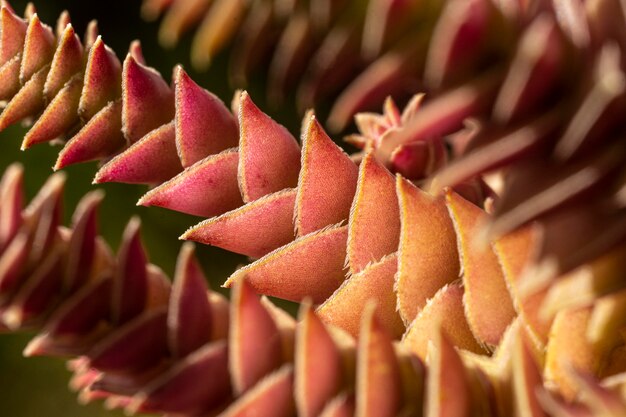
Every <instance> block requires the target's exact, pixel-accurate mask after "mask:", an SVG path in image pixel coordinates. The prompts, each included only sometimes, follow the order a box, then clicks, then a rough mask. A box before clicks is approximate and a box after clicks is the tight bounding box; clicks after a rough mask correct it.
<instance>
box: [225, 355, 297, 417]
mask: <svg viewBox="0 0 626 417" xmlns="http://www.w3.org/2000/svg"><path fill="white" fill-rule="evenodd" d="M293 378H294V371H293V366H292V365H284V366H283V367H282V368H280V369H279V370H278V371H276V372H274V373H272V374H270V375H269V376H267V377H265V378H263V379H262V380H261V381H260V382H259V383H258V384H256V385H255V386H254V387H253V388H251V389H250V390H249V391H248V392H246V393H245V394H243V395H242V396H241V397H239V398H238V399H237V401H235V402H233V403H232V405H230V407H228V409H227V410H225V411H224V412H223V413H222V414H220V415H221V416H223V417H247V416H250V415H255V414H256V415H264V416H276V417H289V416H292V415H293V413H294V405H293Z"/></svg>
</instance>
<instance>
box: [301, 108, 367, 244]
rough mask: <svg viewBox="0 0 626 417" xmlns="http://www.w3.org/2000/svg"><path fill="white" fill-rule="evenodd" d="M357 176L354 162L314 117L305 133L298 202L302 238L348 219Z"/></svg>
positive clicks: (309, 121)
mask: <svg viewBox="0 0 626 417" xmlns="http://www.w3.org/2000/svg"><path fill="white" fill-rule="evenodd" d="M357 177H358V168H357V166H356V165H355V164H354V162H352V161H351V160H350V158H349V157H348V155H346V154H345V152H343V150H341V148H339V147H338V146H337V145H335V144H334V143H333V141H332V140H331V139H330V138H329V137H328V135H327V134H326V133H325V132H324V129H323V128H322V126H320V124H319V122H318V121H317V119H316V118H315V116H311V118H310V119H309V120H308V122H307V124H306V128H305V130H304V131H303V134H302V170H301V171H300V178H299V180H298V197H297V200H296V228H297V230H298V235H299V236H304V235H306V234H309V233H311V232H314V231H316V230H319V229H322V228H323V227H326V226H329V225H331V224H336V223H339V222H341V221H343V220H347V219H348V216H349V215H350V206H351V204H352V198H353V196H354V193H355V191H356V184H357ZM321 196H323V198H321Z"/></svg>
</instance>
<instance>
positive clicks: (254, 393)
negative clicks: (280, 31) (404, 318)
mask: <svg viewBox="0 0 626 417" xmlns="http://www.w3.org/2000/svg"><path fill="white" fill-rule="evenodd" d="M21 183H22V169H21V167H19V166H17V165H14V166H12V167H10V168H9V169H7V171H6V172H5V174H4V176H3V178H2V181H1V182H0V193H1V195H2V197H3V198H2V203H1V204H0V216H1V217H2V219H3V222H2V225H3V228H2V241H1V243H2V254H1V255H0V266H1V268H0V288H1V291H2V307H1V310H0V311H1V316H0V317H1V318H2V321H3V323H4V324H5V325H6V326H7V329H11V330H13V331H15V330H18V329H37V330H38V332H39V333H38V335H37V336H36V337H35V338H34V339H33V340H32V341H31V342H30V343H29V345H28V346H27V347H26V349H25V351H24V353H25V355H27V356H33V355H49V356H60V357H75V359H71V360H70V362H69V368H70V369H71V370H72V371H73V372H74V377H73V379H72V383H71V386H72V387H73V388H74V389H77V390H80V391H81V393H80V396H81V399H82V400H83V401H92V400H96V399H105V400H106V402H105V404H106V405H107V406H108V407H110V408H124V409H126V410H127V411H128V412H131V413H134V412H137V411H141V412H151V413H163V414H168V415H169V414H176V415H189V416H196V415H214V414H219V415H220V416H244V415H248V414H249V413H251V412H255V413H261V414H263V415H272V416H290V415H293V414H294V413H296V412H297V413H298V415H303V416H309V415H322V416H344V415H353V414H355V415H364V416H367V415H376V416H396V415H398V414H401V415H407V416H413V415H416V416H417V415H423V414H422V413H424V414H425V415H441V416H448V415H450V416H452V415H468V416H469V415H475V414H476V415H531V416H544V415H546V414H545V412H549V413H550V415H555V416H563V415H566V416H569V415H572V416H573V415H590V416H591V415H600V414H597V413H602V414H601V415H606V416H619V415H621V413H623V412H624V410H626V403H624V402H623V400H622V399H621V397H620V396H619V394H618V391H615V388H607V386H606V385H605V386H601V385H599V384H598V382H597V381H596V379H595V378H594V377H592V374H591V371H592V370H591V369H584V368H583V367H584V366H585V365H590V366H591V363H590V362H586V361H588V359H589V355H590V354H591V353H594V354H597V350H596V349H597V348H598V345H597V344H596V345H594V344H591V343H590V342H589V341H588V339H587V338H586V334H585V333H586V331H585V329H584V328H583V327H582V326H583V325H584V324H585V323H588V321H589V320H590V315H591V316H592V317H593V316H595V318H596V319H597V316H598V314H597V313H598V310H600V308H599V307H598V305H596V306H595V307H594V308H593V309H570V310H566V313H559V314H563V315H562V316H559V317H558V318H557V319H556V320H557V321H558V322H559V323H558V324H556V323H555V325H553V328H552V333H551V335H550V341H549V344H548V347H547V356H546V358H545V360H546V371H545V372H548V373H552V375H553V377H554V382H556V383H557V384H559V386H560V390H561V392H560V393H559V394H557V393H549V392H548V391H546V390H544V388H543V384H542V374H541V363H542V361H543V359H542V358H541V353H540V350H538V349H537V348H536V346H535V342H534V341H533V336H532V335H531V333H530V332H529V331H528V328H527V327H526V326H523V325H522V321H521V317H518V318H517V319H515V320H514V321H513V322H512V323H511V324H510V325H508V327H507V328H506V329H505V330H504V331H503V333H502V335H501V341H500V343H499V345H498V347H497V349H496V351H495V352H494V353H493V354H492V355H491V356H490V357H489V356H484V355H483V354H481V353H484V351H482V350H481V349H483V348H484V346H479V345H478V344H477V343H476V341H475V339H472V336H471V334H469V331H468V330H467V329H466V330H464V329H463V328H462V326H461V325H459V324H458V323H455V322H454V320H459V317H458V314H460V315H461V317H460V320H461V321H463V322H464V318H463V316H462V315H463V312H462V305H461V303H460V302H459V301H458V300H455V298H456V297H458V296H460V293H461V292H462V291H463V290H462V289H461V287H460V286H457V285H455V284H450V285H448V286H447V287H444V289H443V290H442V291H440V292H439V295H437V296H435V297H434V298H433V300H431V301H429V303H428V305H427V306H426V307H425V308H424V309H423V310H422V312H421V313H420V316H427V317H425V318H424V319H422V320H419V319H417V320H416V321H415V322H414V323H413V326H412V328H411V329H410V330H409V332H408V334H407V336H406V337H405V338H404V340H402V341H399V342H398V341H394V337H393V334H392V333H390V331H389V326H388V323H387V319H386V318H385V316H386V314H387V313H385V312H384V303H380V302H379V303H378V305H381V306H382V307H383V310H380V309H379V308H378V307H377V306H376V304H375V303H374V302H370V303H368V304H367V305H366V306H365V307H364V308H363V314H362V316H361V317H360V319H359V321H360V322H359V323H358V324H357V327H358V328H357V330H356V331H357V335H356V336H357V339H356V340H355V339H354V338H353V337H351V336H350V335H349V334H347V333H346V332H344V331H343V330H340V329H339V328H337V327H335V326H334V325H332V324H328V320H327V319H325V317H324V314H320V313H319V312H318V313H316V312H315V311H314V309H313V307H312V305H311V304H310V302H308V301H305V302H304V303H303V304H302V306H301V309H300V313H299V317H298V320H297V321H296V320H294V319H293V318H291V317H290V316H289V315H288V314H287V313H285V312H284V311H282V310H280V309H278V308H277V307H276V306H274V305H273V304H272V303H271V302H269V300H267V299H265V298H261V299H259V297H258V296H257V295H256V294H255V292H254V291H253V287H252V286H250V285H249V284H248V283H247V282H246V280H239V281H237V283H236V284H235V288H234V291H233V293H232V302H231V303H230V304H229V303H228V302H227V301H226V299H225V298H224V297H223V296H221V295H219V294H217V293H215V292H212V291H210V290H208V289H207V286H206V281H205V277H204V276H203V274H202V271H201V269H200V267H199V265H198V263H197V261H196V260H195V259H194V255H193V248H192V246H190V245H189V244H186V245H184V246H183V248H182V250H181V253H180V256H179V260H178V265H177V267H176V276H175V279H174V283H173V284H172V285H170V283H169V280H168V279H167V277H166V276H165V275H164V274H163V272H162V271H160V270H159V269H158V268H157V267H156V266H154V265H151V264H148V263H147V258H146V254H145V252H144V251H143V248H142V245H141V242H140V238H139V224H138V222H137V221H136V220H132V221H131V222H130V223H129V225H128V227H127V228H126V230H125V232H124V236H123V239H122V243H121V245H120V249H119V252H118V254H117V255H116V256H113V255H112V253H111V251H110V249H109V248H108V246H107V245H106V243H105V242H104V241H103V240H102V239H101V238H99V237H98V236H97V213H96V211H97V207H98V204H99V202H100V200H101V199H102V194H101V193H99V192H93V193H91V194H89V195H87V196H86V197H85V198H84V199H83V200H82V201H81V202H80V203H79V205H78V208H77V210H76V212H75V214H74V216H73V221H72V226H71V228H65V227H63V226H60V225H59V216H60V212H61V209H60V202H61V196H62V190H63V176H62V175H60V174H55V176H53V177H51V178H50V180H49V181H48V182H47V183H46V185H45V186H44V187H42V189H41V191H40V192H39V194H38V195H37V196H36V197H35V198H34V199H33V201H32V202H31V203H30V204H29V205H28V206H27V207H26V208H22V207H23V206H22V205H23V194H22V191H21V185H22V184H21ZM467 204H469V203H467ZM512 242H515V238H513V240H512V241H510V242H508V244H512ZM513 263H514V262H513ZM503 264H504V265H508V264H507V263H503ZM353 279H354V278H353ZM469 290H470V288H466V293H467V291H469ZM346 301H347V300H346ZM470 302H471V301H470ZM455 303H456V304H459V307H460V312H459V313H455V309H454V308H453V307H451V306H452V304H455ZM352 308H354V307H352ZM444 310H445V311H444ZM457 310H458V308H457ZM604 310H606V309H604ZM379 312H382V314H379ZM451 314H452V315H455V316H454V317H446V316H447V315H451ZM605 318H606V316H605ZM615 319H616V317H613V320H615ZM592 320H593V318H592ZM596 321H597V320H596ZM605 322H606V321H605ZM436 323H441V325H437V324H436ZM607 323H608V322H607ZM611 324H614V322H613V323H611ZM465 326H466V325H465ZM594 329H595V327H594ZM426 337H428V340H426ZM460 340H461V341H462V342H467V343H469V344H471V345H473V347H472V348H471V349H475V350H476V351H477V353H473V352H471V351H470V350H471V349H461V350H457V349H456V348H455V346H459V344H460V343H459V341H460ZM599 342H600V344H606V343H609V342H608V341H607V340H606V339H603V340H600V341H599ZM461 344H462V343H461ZM416 346H419V349H417V352H416V349H415V347H416ZM572 346H575V349H572ZM465 347H466V346H465ZM551 355H555V356H557V357H558V358H559V359H563V358H564V357H566V358H567V359H568V362H567V363H568V364H569V366H565V367H564V366H563V365H562V362H561V361H556V360H555V359H553V358H551ZM618 356H621V354H620V355H618ZM551 361H552V362H551ZM569 361H571V362H569ZM591 362H593V361H591ZM618 362H619V361H618ZM557 363H558V365H557ZM572 365H575V367H572ZM606 381H607V382H605V384H607V383H608V384H609V386H612V387H619V384H620V378H619V375H618V376H617V377H613V378H612V379H608V380H606ZM380 387H385V389H384V390H381V389H380ZM570 390H574V391H570ZM580 390H585V392H586V394H587V395H585V396H584V397H583V398H582V399H581V400H580V401H577V402H576V403H575V404H573V403H571V402H570V401H571V400H572V399H573V398H574V397H573V396H572V392H576V391H580ZM536 392H538V393H539V395H537V396H536V395H535V393H536ZM557 392H558V391H557ZM566 401H567V402H566ZM542 406H543V408H542ZM544 409H545V411H543V410H544ZM571 410H576V413H577V414H573V413H574V411H571ZM580 413H583V414H580Z"/></svg>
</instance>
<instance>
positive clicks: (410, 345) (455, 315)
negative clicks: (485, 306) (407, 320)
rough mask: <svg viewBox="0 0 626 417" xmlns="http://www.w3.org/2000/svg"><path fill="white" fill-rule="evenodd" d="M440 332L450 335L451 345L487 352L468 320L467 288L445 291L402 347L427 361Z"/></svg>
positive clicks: (427, 308) (422, 313)
mask: <svg viewBox="0 0 626 417" xmlns="http://www.w3.org/2000/svg"><path fill="white" fill-rule="evenodd" d="M439 329H442V330H443V331H445V332H446V334H448V335H449V336H448V339H449V341H450V343H452V344H453V345H454V346H457V347H459V348H461V349H464V350H467V351H470V352H475V353H484V349H483V348H482V347H481V346H480V345H479V344H478V341H477V340H476V338H475V337H474V335H473V333H472V331H471V330H470V328H469V324H468V323H467V318H466V317H465V309H464V306H463V288H462V287H461V286H460V285H458V284H449V285H446V286H444V287H443V288H441V289H440V290H439V291H438V292H437V293H436V294H435V295H434V296H433V297H432V298H431V299H429V300H428V303H427V304H426V305H425V306H424V308H423V309H422V310H421V311H420V312H419V313H418V314H417V316H416V317H415V319H414V320H413V322H412V323H411V324H410V326H409V327H408V329H407V331H406V333H405V335H404V336H403V338H402V344H403V345H404V346H406V347H407V349H408V350H409V351H411V352H413V353H414V354H416V355H417V356H418V357H419V358H420V359H422V360H426V355H427V354H428V345H429V343H431V342H432V343H434V342H435V341H436V339H437V337H438V336H437V332H438V331H439Z"/></svg>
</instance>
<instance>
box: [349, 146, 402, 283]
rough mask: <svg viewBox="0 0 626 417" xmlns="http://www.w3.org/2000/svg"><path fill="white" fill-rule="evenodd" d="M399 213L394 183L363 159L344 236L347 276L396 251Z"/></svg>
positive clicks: (371, 161) (368, 157)
mask: <svg viewBox="0 0 626 417" xmlns="http://www.w3.org/2000/svg"><path fill="white" fill-rule="evenodd" d="M399 237H400V209H399V208H398V197H397V196H396V186H395V180H394V178H393V176H392V175H391V173H390V172H389V171H387V169H386V168H385V167H383V166H382V165H381V164H380V163H379V162H378V161H377V160H376V159H375V158H374V155H372V154H368V155H366V156H365V158H364V159H363V161H362V162H361V165H360V166H359V180H358V185H357V190H356V195H355V197H354V201H353V202H352V209H351V211H350V222H349V233H348V264H349V266H350V272H352V273H357V272H359V271H361V270H363V269H364V268H365V267H366V266H367V265H368V264H369V263H370V262H376V261H378V260H380V259H381V258H382V257H383V256H385V255H389V254H390V253H394V252H396V251H397V250H398V241H399Z"/></svg>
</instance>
